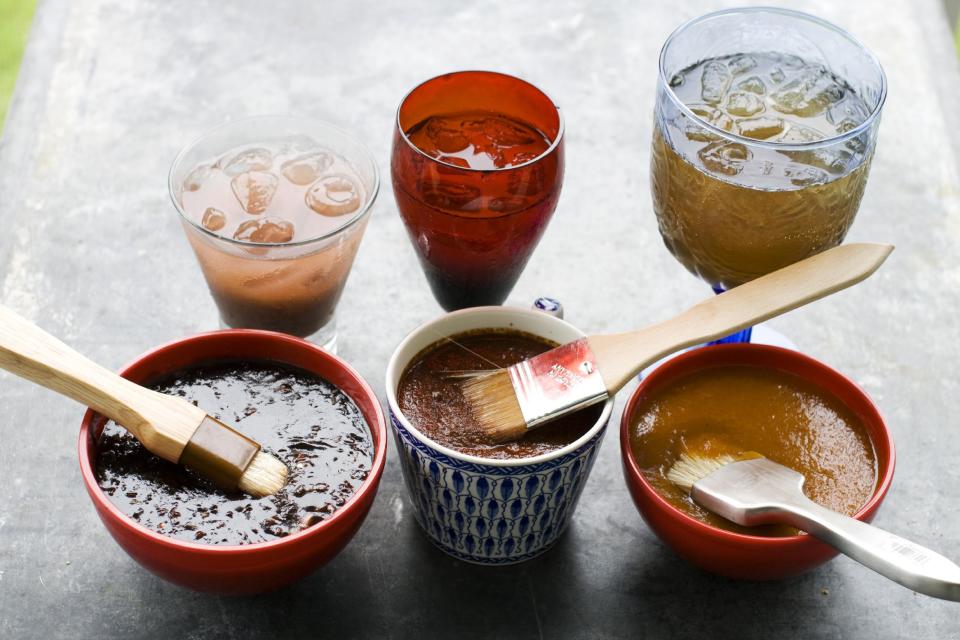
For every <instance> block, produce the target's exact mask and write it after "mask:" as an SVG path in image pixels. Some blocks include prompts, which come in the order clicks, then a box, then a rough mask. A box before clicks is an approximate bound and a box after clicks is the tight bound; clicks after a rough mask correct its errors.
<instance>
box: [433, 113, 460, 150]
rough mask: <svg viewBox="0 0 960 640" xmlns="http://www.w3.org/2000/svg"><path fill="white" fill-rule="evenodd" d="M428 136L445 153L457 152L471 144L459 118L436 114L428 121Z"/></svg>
mask: <svg viewBox="0 0 960 640" xmlns="http://www.w3.org/2000/svg"><path fill="white" fill-rule="evenodd" d="M426 129H427V137H428V138H430V141H431V142H433V144H434V145H435V146H436V147H437V150H438V151H441V152H443V153H456V152H457V151H463V150H464V149H466V148H467V147H468V146H469V144H470V143H469V142H468V141H467V138H466V136H464V135H463V131H462V130H461V128H460V126H459V124H458V122H457V120H455V119H453V118H446V117H443V116H434V117H432V118H430V120H428V121H427V127H426Z"/></svg>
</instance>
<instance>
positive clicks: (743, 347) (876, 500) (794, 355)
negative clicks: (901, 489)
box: [620, 343, 896, 547]
mask: <svg viewBox="0 0 960 640" xmlns="http://www.w3.org/2000/svg"><path fill="white" fill-rule="evenodd" d="M750 350H753V351H759V352H763V351H766V352H768V353H770V354H772V355H774V356H775V357H777V358H778V359H779V360H783V359H787V360H789V359H793V360H795V361H801V362H804V363H806V364H809V365H812V366H814V367H815V368H817V369H819V370H821V372H823V373H825V374H826V375H827V376H832V377H834V378H835V379H838V380H840V381H842V383H843V384H845V385H847V386H848V387H849V388H850V389H851V390H852V391H853V392H854V393H855V394H859V395H860V396H862V398H863V400H865V401H866V407H867V408H868V410H869V411H870V412H871V413H873V414H874V417H875V419H876V423H877V424H879V425H880V427H881V431H882V437H880V438H878V437H876V436H875V435H874V434H873V433H872V432H871V433H870V439H871V441H872V442H873V446H874V447H875V448H879V447H878V445H880V444H885V445H886V447H887V450H888V452H889V454H888V462H887V464H886V466H885V467H884V468H882V469H879V470H878V475H879V476H880V477H879V481H878V482H877V487H876V489H874V492H873V495H872V496H871V497H870V499H869V500H868V501H867V502H866V504H864V505H863V506H862V507H861V508H860V510H859V511H857V512H856V513H855V514H854V516H853V517H854V518H856V519H857V520H863V519H864V517H865V516H867V515H869V514H870V513H872V512H873V511H875V510H876V509H877V508H878V507H879V506H880V503H881V502H882V501H883V499H884V497H885V496H886V494H887V491H888V490H889V489H890V484H891V482H893V472H894V468H895V467H896V450H895V448H894V445H893V436H892V434H891V433H890V428H889V427H888V426H887V423H886V421H885V420H884V419H883V416H882V415H881V414H880V411H879V410H878V409H877V406H876V404H874V402H873V400H872V399H871V398H870V396H869V395H868V394H867V392H866V391H864V390H863V388H861V387H860V385H858V384H857V383H856V382H854V381H853V380H851V379H850V378H848V377H847V376H845V375H843V374H842V373H840V372H839V371H837V370H836V369H834V368H832V367H830V366H829V365H827V364H825V363H823V362H821V361H820V360H817V359H816V358H811V357H810V356H808V355H806V354H803V353H800V352H799V351H794V350H793V349H786V348H783V347H776V346H773V345H766V344H755V343H729V344H717V345H709V346H704V347H698V348H694V349H691V350H689V351H686V352H684V353H681V354H679V355H677V356H675V357H673V358H671V359H670V360H668V361H667V362H664V363H663V364H662V365H660V366H658V367H657V368H656V369H654V370H653V371H652V372H650V373H649V374H648V375H647V376H646V377H644V379H643V380H641V382H640V384H639V385H638V386H637V388H636V389H634V390H633V393H631V394H630V398H629V399H628V400H627V404H626V406H625V407H624V408H623V413H622V414H621V417H620V451H621V456H622V458H623V460H624V462H625V463H626V465H627V468H628V469H629V471H630V476H631V477H632V478H633V479H635V480H637V481H638V482H639V483H640V486H641V487H642V489H643V491H644V493H646V494H648V495H649V496H651V500H652V501H653V502H654V503H655V505H656V506H657V507H658V508H659V509H660V510H663V511H667V512H668V513H669V514H670V515H671V516H673V517H674V519H680V520H681V521H683V523H684V525H685V526H687V527H689V528H691V529H693V530H694V531H696V532H697V533H699V534H704V535H711V536H715V537H717V538H719V539H721V540H723V541H725V542H729V543H733V544H755V545H765V546H777V545H781V546H787V547H792V546H794V545H800V544H809V543H810V542H811V541H815V538H813V537H812V536H810V535H809V534H801V535H795V536H781V537H768V536H752V535H748V534H745V533H737V532H735V531H727V530H725V529H717V528H716V527H712V526H710V525H709V524H706V523H705V522H701V521H700V520H697V519H696V518H693V517H691V516H689V515H688V514H686V513H684V512H683V511H681V510H680V509H678V508H677V507H675V506H673V505H672V504H670V502H668V501H667V500H666V498H664V497H663V496H661V495H660V494H659V493H657V491H656V489H654V488H653V486H652V485H651V484H650V483H649V482H647V479H646V478H645V477H644V475H643V472H642V471H641V470H640V466H639V465H638V464H637V461H636V459H635V458H634V456H633V449H632V448H631V446H630V418H631V416H632V414H633V412H634V411H635V410H636V408H637V404H638V403H639V401H640V397H641V396H642V395H643V392H644V390H646V389H647V388H648V387H650V386H652V385H654V384H655V383H656V382H657V381H658V380H659V379H660V378H662V377H663V376H665V375H667V374H669V373H671V372H672V371H673V370H674V369H676V368H678V367H681V366H683V364H684V363H685V362H687V361H689V360H695V359H697V358H704V357H705V356H704V355H703V354H704V353H707V352H711V353H713V352H722V351H729V352H731V353H733V354H735V353H736V352H739V351H750ZM728 364H733V363H732V362H731V363H728ZM721 366H722V365H721ZM744 366H758V367H759V366H762V365H752V364H744ZM781 370H782V371H785V372H787V373H793V375H798V374H796V373H794V372H792V371H790V370H789V369H786V368H784V369H781ZM808 380H809V382H812V383H814V384H818V383H817V381H816V380H811V379H808ZM818 386H819V384H818ZM830 395H833V396H834V397H835V398H837V399H838V400H840V401H841V402H843V403H844V404H847V403H846V402H845V401H844V400H843V398H840V397H838V396H836V394H832V393H831V394H830ZM878 440H879V441H880V442H878Z"/></svg>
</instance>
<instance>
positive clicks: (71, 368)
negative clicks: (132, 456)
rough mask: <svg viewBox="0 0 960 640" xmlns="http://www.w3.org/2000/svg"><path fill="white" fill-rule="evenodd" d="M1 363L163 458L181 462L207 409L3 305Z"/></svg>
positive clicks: (0, 329) (0, 310)
mask: <svg viewBox="0 0 960 640" xmlns="http://www.w3.org/2000/svg"><path fill="white" fill-rule="evenodd" d="M0 367H2V368H4V369H6V370H7V371H9V372H11V373H13V374H16V375H18V376H20V377H21V378H25V379H27V380H30V381H31V382H36V383H37V384H40V385H43V386H45V387H47V388H49V389H53V390H54V391H56V392H57V393H61V394H63V395H65V396H68V397H70V398H73V399H74V400H76V401H77V402H80V403H82V404H84V405H86V406H88V407H91V408H93V409H94V410H96V411H97V412H99V413H101V414H103V415H105V416H107V417H108V418H112V419H113V420H114V421H116V422H117V423H119V424H121V425H122V426H123V427H125V428H126V429H127V430H128V431H130V432H131V433H132V434H133V435H134V436H136V438H137V439H138V440H139V441H140V442H141V443H143V445H144V446H145V447H146V448H147V449H149V450H150V451H152V452H153V453H155V454H157V455H158V456H160V457H161V458H164V459H166V460H170V461H171V462H177V461H178V460H179V459H180V454H181V452H182V451H183V448H184V446H185V445H186V443H187V442H188V441H189V440H190V437H191V436H192V435H193V433H194V431H195V430H196V428H197V426H198V425H199V424H200V423H201V422H202V421H203V419H204V417H206V412H205V411H203V410H202V409H200V408H198V407H195V406H194V405H192V404H190V403H189V402H186V401H183V400H180V399H178V398H174V397H172V396H167V395H164V394H162V393H157V392H155V391H151V390H150V389H146V388H144V387H141V386H139V385H137V384H135V383H133V382H130V381H129V380H126V379H124V378H121V377H120V376H118V375H117V374H115V373H113V372H112V371H109V370H107V369H105V368H103V367H101V366H100V365H98V364H96V363H94V362H92V361H90V360H88V359H87V358H85V357H84V356H82V355H80V354H79V353H77V352H76V351H74V350H73V349H71V348H70V347H68V346H67V345H65V344H63V343H62V342H60V341H59V340H57V339H56V338H54V337H53V336H51V335H50V334H48V333H47V332H46V331H44V330H42V329H40V328H39V327H37V326H36V325H34V324H33V323H31V322H29V321H27V320H25V319H24V318H21V317H20V316H18V315H17V314H16V313H14V312H13V311H10V310H9V309H7V308H6V307H3V306H0Z"/></svg>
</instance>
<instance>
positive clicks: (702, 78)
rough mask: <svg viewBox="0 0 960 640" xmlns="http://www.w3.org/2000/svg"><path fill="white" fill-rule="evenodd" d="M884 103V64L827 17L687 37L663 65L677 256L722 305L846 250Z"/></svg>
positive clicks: (664, 152) (669, 48) (654, 160)
mask: <svg viewBox="0 0 960 640" xmlns="http://www.w3.org/2000/svg"><path fill="white" fill-rule="evenodd" d="M784 71H786V73H784ZM688 76H689V77H688ZM716 78H720V81H719V84H718V85H717V86H714V84H716V83H714V82H713V81H714V80H715V79H716ZM708 81H709V82H708ZM717 87H719V89H717ZM714 89H717V91H714ZM691 92H693V93H691ZM714 93H716V95H713V94H714ZM694 94H695V95H694ZM748 94H749V95H748ZM885 97H886V79H885V77H884V74H883V70H882V69H881V68H880V65H879V63H878V62H877V60H876V58H875V57H874V56H873V55H872V54H871V53H870V52H869V51H868V50H867V49H866V48H865V47H864V46H863V45H862V44H861V43H859V42H858V41H857V40H856V39H854V38H853V37H852V36H850V35H849V34H848V33H846V32H845V31H843V30H842V29H840V28H838V27H836V26H834V25H832V24H830V23H827V22H825V21H823V20H820V19H819V18H816V17H814V16H810V15H808V14H804V13H800V12H796V11H789V10H782V9H774V8H765V7H757V8H744V9H731V10H725V11H718V12H715V13H711V14H708V15H705V16H702V17H700V18H697V19H695V20H692V21H690V22H688V23H686V24H685V25H683V26H681V27H680V28H678V29H677V30H676V31H675V32H674V33H673V34H672V35H671V36H670V37H669V38H668V39H667V41H666V43H665V44H664V46H663V49H662V51H661V54H660V67H659V77H658V83H657V98H656V105H655V118H654V135H653V145H652V152H651V170H650V175H651V191H652V195H653V204H654V211H655V213H656V215H657V221H658V225H659V228H660V233H661V236H662V237H663V240H664V244H665V245H666V246H667V248H668V249H669V250H670V251H671V253H672V254H673V255H674V257H675V258H677V260H678V261H680V262H681V263H682V264H683V265H684V266H685V267H686V268H687V269H688V270H689V271H691V272H692V273H693V274H695V275H697V276H698V277H700V278H701V279H703V280H705V281H706V282H707V283H708V284H710V285H711V286H712V287H713V289H714V291H715V292H717V293H720V292H722V291H723V290H724V289H728V288H731V287H735V286H737V285H739V284H741V283H743V282H747V281H749V280H752V279H754V278H756V277H759V276H761V275H765V274H766V273H769V272H771V271H774V270H776V269H778V268H781V267H784V266H787V265H788V264H792V263H794V262H797V261H799V260H802V259H804V258H807V257H810V256H811V255H814V254H816V253H819V252H821V251H824V250H826V249H828V248H830V247H833V246H836V245H837V244H840V243H841V242H842V241H843V238H844V237H845V235H846V233H847V231H848V230H849V228H850V225H851V224H852V223H853V219H854V216H855V215H856V212H857V209H858V207H859V203H860V198H861V197H862V194H863V190H864V187H865V184H866V179H867V173H868V172H869V166H870V161H871V159H872V156H873V151H874V148H875V145H876V139H877V129H878V125H879V116H880V112H881V109H882V107H883V103H884V99H885ZM791 101H792V102H791ZM747 107H749V109H750V111H751V112H750V113H749V114H747V113H745V112H744V111H743V110H744V109H746V108H747ZM814 120H815V121H816V122H815V124H816V125H817V127H819V129H817V128H815V127H813V126H812V124H811V123H812V122H813V121H814ZM761 121H762V123H761V124H763V125H764V127H766V129H762V128H760V129H758V128H757V127H758V124H757V123H758V122H761ZM822 131H828V132H829V133H822ZM747 134H749V137H748V136H747ZM751 335H752V331H751V329H745V330H743V331H740V332H737V333H735V334H733V335H731V336H728V337H726V338H723V339H721V340H718V341H716V342H714V343H711V344H716V343H724V342H749V341H750V339H751Z"/></svg>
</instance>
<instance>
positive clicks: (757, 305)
mask: <svg viewBox="0 0 960 640" xmlns="http://www.w3.org/2000/svg"><path fill="white" fill-rule="evenodd" d="M891 251H893V245H889V244H873V243H853V244H844V245H840V246H839V247H834V248H833V249H828V250H827V251H824V252H823V253H820V254H817V255H815V256H813V257H811V258H807V259H806V260H801V261H800V262H797V263H796V264H792V265H790V266H788V267H784V268H783V269H778V270H777V271H774V272H773V273H769V274H767V275H765V276H761V277H759V278H757V279H755V280H752V281H750V282H747V283H746V284H742V285H740V286H739V287H736V288H734V289H731V290H729V291H726V292H724V293H721V294H720V295H718V296H714V297H713V298H710V299H709V300H704V301H703V302H701V303H700V304H698V305H696V306H694V307H692V308H690V309H688V310H687V311H686V312H684V313H682V314H680V315H679V316H676V317H675V318H671V319H670V320H667V321H665V322H661V323H659V324H655V325H652V326H649V327H646V328H644V329H640V330H639V331H630V332H627V333H618V334H613V335H605V336H590V338H589V342H590V348H591V349H592V350H593V354H594V356H595V358H596V362H597V365H598V368H599V370H600V373H601V375H602V376H603V381H604V383H605V384H606V387H607V390H608V391H610V392H611V393H615V392H617V391H619V390H620V389H621V388H622V387H623V386H624V385H625V384H626V383H627V382H629V381H630V380H631V379H632V378H633V377H634V376H635V375H637V374H638V373H639V372H640V371H642V370H643V369H644V367H647V366H649V365H651V364H653V363H654V362H656V361H657V360H659V359H660V358H662V357H664V356H666V355H669V354H671V353H674V352H675V351H679V350H680V349H684V348H686V347H690V346H693V345H696V344H701V343H704V342H709V341H710V340H716V339H718V338H722V337H724V336H727V335H729V334H731V333H733V332H735V331H739V330H740V329H744V328H746V327H749V326H752V325H754V324H757V323H758V322H763V321H764V320H769V319H770V318H773V317H775V316H778V315H780V314H782V313H786V312H787V311H790V310H791V309H796V308H797V307H800V306H803V305H805V304H807V303H809V302H813V301H814V300H819V299H820V298H823V297H825V296H828V295H830V294H831V293H835V292H837V291H839V290H841V289H846V288H847V287H849V286H851V285H854V284H856V283H858V282H860V281H861V280H864V279H866V278H867V277H868V276H870V274H872V273H873V272H874V271H876V270H877V269H878V268H879V267H880V265H881V264H883V261H884V260H886V259H887V256H888V255H890V252H891Z"/></svg>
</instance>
